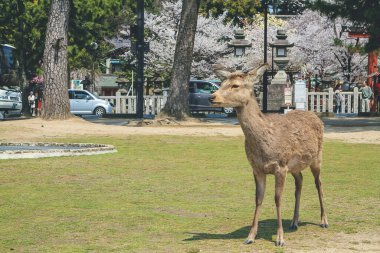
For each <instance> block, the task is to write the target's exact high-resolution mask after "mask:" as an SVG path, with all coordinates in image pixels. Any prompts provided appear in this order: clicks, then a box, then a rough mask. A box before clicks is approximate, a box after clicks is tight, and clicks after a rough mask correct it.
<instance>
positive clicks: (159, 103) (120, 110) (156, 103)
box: [101, 92, 167, 115]
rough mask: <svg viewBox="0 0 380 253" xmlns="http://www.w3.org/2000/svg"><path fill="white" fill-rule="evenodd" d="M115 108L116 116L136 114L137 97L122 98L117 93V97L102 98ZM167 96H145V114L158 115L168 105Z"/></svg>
mask: <svg viewBox="0 0 380 253" xmlns="http://www.w3.org/2000/svg"><path fill="white" fill-rule="evenodd" d="M101 98H102V99H105V100H108V101H109V102H111V103H112V104H113V105H114V106H115V113H116V114H136V104H137V99H136V96H122V95H121V93H120V92H116V96H101ZM166 99H167V96H162V95H161V96H157V95H153V96H144V114H146V115H157V114H159V113H160V111H161V109H162V108H163V107H164V105H165V103H166Z"/></svg>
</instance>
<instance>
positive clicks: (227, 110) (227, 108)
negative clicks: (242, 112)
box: [223, 107, 234, 114]
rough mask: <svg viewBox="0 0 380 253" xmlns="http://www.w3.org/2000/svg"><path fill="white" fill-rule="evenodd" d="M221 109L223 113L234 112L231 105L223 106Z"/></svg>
mask: <svg viewBox="0 0 380 253" xmlns="http://www.w3.org/2000/svg"><path fill="white" fill-rule="evenodd" d="M223 111H224V113H225V114H232V113H233V112H234V108H232V107H225V108H223Z"/></svg>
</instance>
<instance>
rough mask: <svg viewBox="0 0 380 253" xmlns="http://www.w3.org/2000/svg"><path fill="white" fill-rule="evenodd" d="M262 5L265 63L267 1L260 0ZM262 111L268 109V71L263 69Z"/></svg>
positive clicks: (265, 57)
mask: <svg viewBox="0 0 380 253" xmlns="http://www.w3.org/2000/svg"><path fill="white" fill-rule="evenodd" d="M262 5H263V7H264V64H266V63H267V59H268V56H267V50H268V3H267V1H266V0H262ZM262 106H263V107H262V108H263V112H267V110H268V72H267V71H265V72H264V75H263V103H262Z"/></svg>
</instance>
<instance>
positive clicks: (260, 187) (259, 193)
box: [244, 174, 266, 244]
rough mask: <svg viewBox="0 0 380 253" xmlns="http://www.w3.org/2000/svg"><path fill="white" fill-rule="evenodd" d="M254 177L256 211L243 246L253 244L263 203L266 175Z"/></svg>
mask: <svg viewBox="0 0 380 253" xmlns="http://www.w3.org/2000/svg"><path fill="white" fill-rule="evenodd" d="M254 177H255V183H256V209H255V214H254V216H253V222H252V227H251V231H250V232H249V235H248V238H247V240H245V242H244V243H245V244H250V243H253V242H254V240H255V237H256V235H257V228H258V226H259V214H260V210H261V204H262V203H263V199H264V193H265V184H266V175H265V174H257V175H254Z"/></svg>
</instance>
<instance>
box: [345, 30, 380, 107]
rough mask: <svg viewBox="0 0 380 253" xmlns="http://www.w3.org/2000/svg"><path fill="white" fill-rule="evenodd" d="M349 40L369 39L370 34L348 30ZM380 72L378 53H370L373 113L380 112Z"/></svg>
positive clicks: (369, 76) (369, 72) (370, 84)
mask: <svg viewBox="0 0 380 253" xmlns="http://www.w3.org/2000/svg"><path fill="white" fill-rule="evenodd" d="M348 37H349V38H355V39H358V38H369V34H368V33H367V32H366V31H364V29H363V28H361V29H358V27H352V28H351V30H348ZM378 76H379V72H378V52H377V51H372V52H369V53H368V80H367V82H368V86H370V87H371V88H372V90H373V91H374V93H375V100H373V103H372V106H371V107H372V108H371V111H379V110H380V108H379V107H380V101H378V99H379V97H380V95H379V94H380V90H378V89H380V87H379V86H380V85H379V84H378V82H380V81H379V78H378Z"/></svg>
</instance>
